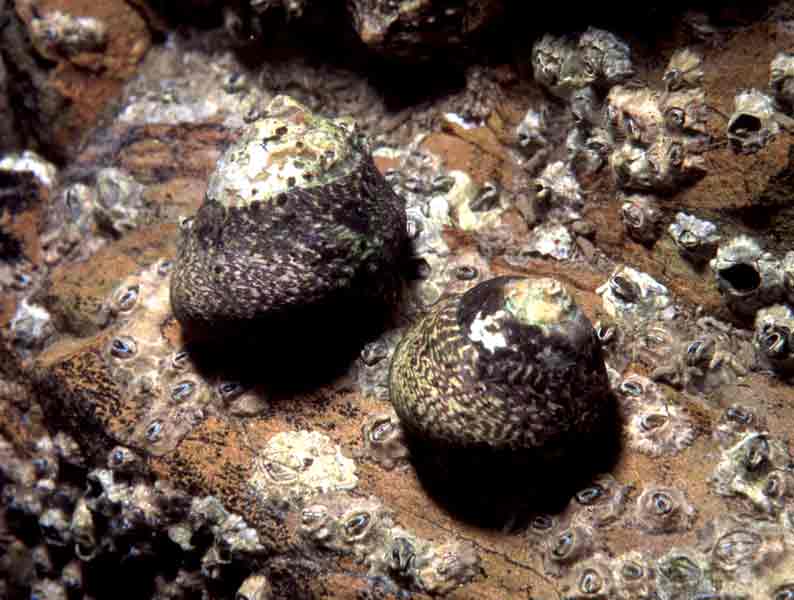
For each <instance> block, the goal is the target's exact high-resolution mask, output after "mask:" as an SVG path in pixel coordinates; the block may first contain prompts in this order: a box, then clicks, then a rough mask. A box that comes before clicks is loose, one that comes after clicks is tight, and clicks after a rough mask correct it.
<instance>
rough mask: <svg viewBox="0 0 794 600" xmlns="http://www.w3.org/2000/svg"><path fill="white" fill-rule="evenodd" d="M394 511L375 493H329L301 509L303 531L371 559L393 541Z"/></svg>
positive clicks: (331, 547)
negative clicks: (392, 512) (354, 495)
mask: <svg viewBox="0 0 794 600" xmlns="http://www.w3.org/2000/svg"><path fill="white" fill-rule="evenodd" d="M392 526H393V521H392V514H391V512H390V511H389V510H388V509H386V508H385V507H384V506H383V504H382V503H381V502H380V501H379V500H377V499H376V498H375V497H372V496H371V497H369V498H352V497H350V496H347V495H344V494H328V495H325V496H319V497H316V498H315V499H314V503H313V504H311V505H310V506H307V507H306V508H304V509H303V511H302V512H301V522H300V525H299V528H298V531H299V533H300V535H302V536H305V537H307V538H309V539H311V540H313V541H314V543H316V544H318V545H319V546H321V547H323V548H326V549H329V550H333V551H335V552H340V553H344V554H352V555H353V556H355V557H356V558H357V559H359V560H365V561H367V562H372V561H374V560H375V555H377V554H378V553H382V552H384V551H385V550H386V546H388V545H390V539H391V538H390V535H389V532H390V528H391V527H392Z"/></svg>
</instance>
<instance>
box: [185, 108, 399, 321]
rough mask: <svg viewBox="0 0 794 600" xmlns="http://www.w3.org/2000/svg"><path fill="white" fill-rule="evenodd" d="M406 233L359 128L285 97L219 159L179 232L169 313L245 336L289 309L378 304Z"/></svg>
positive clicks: (391, 282) (392, 279) (390, 284)
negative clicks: (204, 193) (201, 197)
mask: <svg viewBox="0 0 794 600" xmlns="http://www.w3.org/2000/svg"><path fill="white" fill-rule="evenodd" d="M405 232H406V227H405V210H404V208H403V204H402V202H401V200H400V199H399V198H398V197H397V196H396V195H395V194H394V192H393V191H392V190H391V187H390V186H389V185H388V184H387V183H386V181H385V180H384V179H383V177H382V176H381V175H380V173H379V172H378V171H377V170H376V169H375V166H374V163H373V160H372V157H371V155H370V153H369V149H368V147H367V144H366V142H365V140H364V139H363V137H362V135H361V134H360V133H358V132H357V130H356V128H355V126H354V124H353V122H352V120H350V119H328V118H324V117H320V116H317V115H314V114H312V113H311V112H310V111H309V110H308V109H307V108H306V107H305V106H302V105H301V104H299V103H297V102H296V101H295V100H293V99H291V98H289V97H287V96H278V97H276V98H275V99H274V100H273V101H272V102H271V103H270V105H269V106H268V109H267V116H266V117H264V118H262V119H260V120H258V121H256V122H254V123H253V124H251V125H250V126H249V127H248V128H247V129H246V130H245V132H244V133H243V135H242V137H241V138H240V139H239V140H238V141H237V143H235V144H234V145H233V146H231V147H230V148H229V149H228V150H227V151H226V153H225V154H224V155H223V156H222V157H221V158H220V160H219V161H218V165H217V168H216V170H215V172H214V173H213V174H212V176H211V177H210V180H209V184H208V189H207V196H206V199H205V202H204V204H203V205H202V207H201V208H200V209H199V211H198V212H197V214H196V216H195V220H194V222H193V224H192V226H191V227H190V228H187V229H184V228H183V235H182V239H181V241H180V245H179V253H178V256H177V260H176V264H175V265H174V271H173V275H172V277H171V303H172V305H173V309H174V314H175V316H176V317H177V318H178V319H179V320H180V321H181V322H182V323H183V324H185V325H187V326H189V327H191V326H195V327H197V328H198V329H202V330H211V331H212V332H213V333H216V334H220V335H227V336H228V335H235V334H242V335H249V334H250V331H251V326H253V325H261V324H263V323H264V322H265V321H267V322H269V323H270V324H271V325H274V324H275V323H281V322H282V320H283V319H284V317H285V315H290V314H293V313H292V311H298V312H300V311H306V310H312V309H314V310H320V312H322V310H323V309H327V307H328V305H329V303H333V302H337V301H346V302H347V303H348V304H349V303H350V302H351V301H353V302H356V301H363V302H365V303H367V304H370V303H371V301H377V302H380V301H382V300H384V298H390V297H391V294H392V293H393V291H394V289H395V286H396V282H397V273H396V272H395V269H396V265H397V263H398V262H399V261H398V257H399V255H400V253H401V252H402V250H403V243H404V239H405ZM377 302H376V303H377ZM299 322H300V320H298V321H291V323H292V325H296V324H298V323H299ZM285 326H286V325H285ZM293 334H294V332H291V334H290V335H293Z"/></svg>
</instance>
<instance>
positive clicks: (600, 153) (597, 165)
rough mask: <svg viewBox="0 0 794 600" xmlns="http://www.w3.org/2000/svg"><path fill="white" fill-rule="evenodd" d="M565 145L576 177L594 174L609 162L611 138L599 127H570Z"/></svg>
mask: <svg viewBox="0 0 794 600" xmlns="http://www.w3.org/2000/svg"><path fill="white" fill-rule="evenodd" d="M565 145H566V150H567V153H568V159H569V162H570V163H571V168H572V171H573V172H574V173H576V175H577V176H578V177H589V176H592V175H595V174H596V173H598V172H599V171H600V170H601V169H602V167H604V166H605V165H607V164H608V163H609V153H610V151H611V149H612V140H611V138H610V136H609V134H608V133H607V131H606V130H604V129H601V128H600V127H599V128H595V127H594V128H588V129H586V130H585V129H584V128H581V127H576V128H574V129H572V130H571V132H570V133H569V134H568V137H567V139H566V140H565Z"/></svg>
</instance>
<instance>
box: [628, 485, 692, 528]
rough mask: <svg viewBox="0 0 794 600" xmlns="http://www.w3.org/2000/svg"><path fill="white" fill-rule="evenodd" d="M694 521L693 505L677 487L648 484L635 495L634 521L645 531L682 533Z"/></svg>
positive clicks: (690, 526)
mask: <svg viewBox="0 0 794 600" xmlns="http://www.w3.org/2000/svg"><path fill="white" fill-rule="evenodd" d="M694 521H695V507H694V506H692V504H690V502H689V500H688V499H687V497H686V494H684V492H683V491H681V490H679V489H676V488H671V487H665V486H657V485H648V486H646V487H645V489H643V490H642V493H641V494H640V495H639V496H638V497H637V503H636V505H635V512H634V523H635V525H636V526H637V527H639V528H640V529H642V530H643V531H645V532H646V533H682V532H685V531H688V530H689V529H691V528H692V524H693V523H694Z"/></svg>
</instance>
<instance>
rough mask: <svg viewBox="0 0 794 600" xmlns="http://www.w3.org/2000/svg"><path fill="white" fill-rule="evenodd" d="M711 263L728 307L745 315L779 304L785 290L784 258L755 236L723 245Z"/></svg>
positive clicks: (736, 238) (739, 237)
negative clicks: (770, 251) (781, 266)
mask: <svg viewBox="0 0 794 600" xmlns="http://www.w3.org/2000/svg"><path fill="white" fill-rule="evenodd" d="M709 264H710V265H711V270H712V271H713V272H714V276H715V277H716V280H717V287H718V288H719V290H720V293H721V294H722V295H723V297H724V298H725V300H726V302H727V304H728V306H729V307H730V308H731V310H733V311H735V312H736V313H737V314H740V315H742V316H753V315H754V314H755V312H756V311H757V310H758V309H759V308H761V307H763V306H769V305H771V304H775V303H776V302H777V301H778V300H779V299H780V297H781V295H782V293H783V281H782V279H783V277H782V271H781V268H780V261H778V260H777V259H776V258H775V257H774V256H772V255H771V254H769V253H768V252H764V251H763V250H762V249H761V246H760V245H759V243H758V242H757V241H756V240H754V239H753V238H750V237H747V236H738V237H735V238H732V239H731V240H729V241H728V242H726V243H724V244H721V245H720V247H719V249H718V250H717V256H716V257H715V258H713V259H712V260H711V262H710V263H709Z"/></svg>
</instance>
